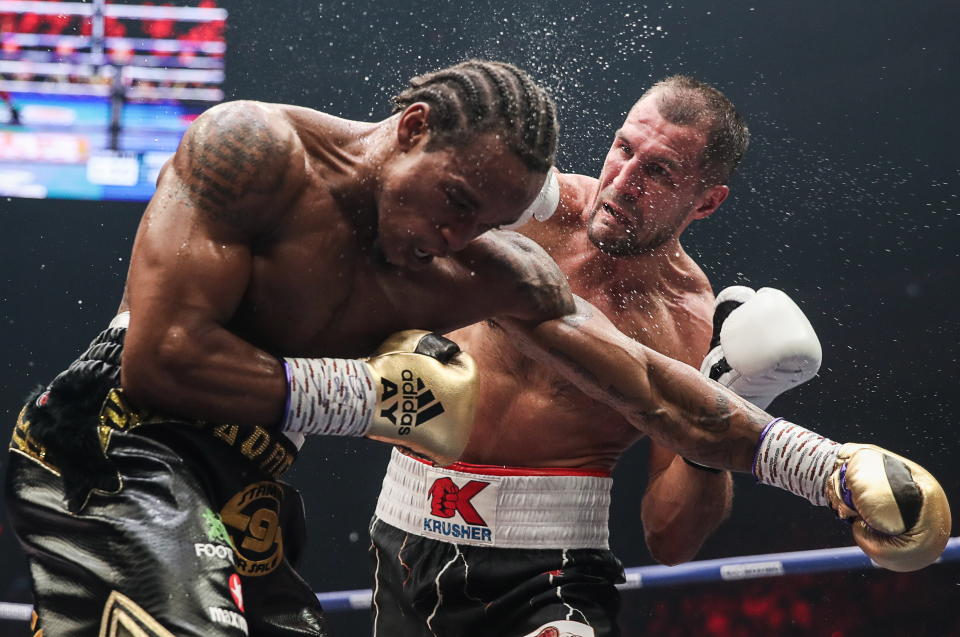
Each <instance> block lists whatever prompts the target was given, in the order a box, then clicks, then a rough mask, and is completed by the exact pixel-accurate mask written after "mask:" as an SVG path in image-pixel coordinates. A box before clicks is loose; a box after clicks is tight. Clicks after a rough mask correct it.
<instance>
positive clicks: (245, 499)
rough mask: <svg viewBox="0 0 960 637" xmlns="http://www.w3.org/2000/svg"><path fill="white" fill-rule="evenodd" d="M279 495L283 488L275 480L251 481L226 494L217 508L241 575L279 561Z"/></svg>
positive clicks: (253, 573)
mask: <svg viewBox="0 0 960 637" xmlns="http://www.w3.org/2000/svg"><path fill="white" fill-rule="evenodd" d="M283 497H284V493H283V488H282V487H281V486H280V485H279V484H277V483H276V482H269V481H264V482H255V483H253V484H250V485H247V487H246V488H245V489H243V491H240V492H239V493H237V494H236V495H234V496H233V497H232V498H230V501H229V502H227V503H226V504H225V505H224V507H223V510H221V511H220V517H221V518H222V519H223V522H224V524H225V525H226V527H227V530H228V531H229V532H230V536H231V538H232V540H233V546H234V550H235V551H236V556H237V560H236V563H237V564H236V565H237V570H238V571H239V572H240V574H241V575H246V576H252V577H256V576H259V575H266V574H267V573H271V572H273V571H274V570H275V569H276V568H277V567H278V566H280V563H281V562H282V561H283V531H282V529H281V528H280V504H281V502H282V501H283Z"/></svg>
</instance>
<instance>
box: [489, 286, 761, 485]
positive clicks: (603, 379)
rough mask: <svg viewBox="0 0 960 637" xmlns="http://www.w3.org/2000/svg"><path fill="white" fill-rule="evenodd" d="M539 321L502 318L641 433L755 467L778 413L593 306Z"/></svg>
mask: <svg viewBox="0 0 960 637" xmlns="http://www.w3.org/2000/svg"><path fill="white" fill-rule="evenodd" d="M576 303H577V310H576V312H575V313H573V314H569V315H567V316H565V317H563V318H560V319H554V320H548V321H544V322H542V323H539V324H536V325H532V326H531V325H530V324H524V323H521V322H519V321H514V320H509V319H502V320H500V323H501V325H502V326H503V327H504V328H505V329H507V330H509V331H510V332H511V334H512V335H513V336H514V337H515V342H516V343H517V345H518V346H519V347H520V348H521V350H522V351H524V352H525V353H526V354H527V355H528V356H531V357H532V358H534V359H536V360H539V361H541V362H543V363H544V364H547V365H550V366H551V367H553V368H554V369H556V370H557V371H558V372H559V373H561V374H562V375H564V376H565V377H566V378H568V379H569V380H570V381H571V382H572V383H574V384H575V385H576V386H577V387H578V388H579V389H581V390H582V391H583V392H584V393H586V394H587V395H589V396H591V397H593V398H595V399H597V400H600V401H602V402H604V403H606V404H608V405H610V406H611V407H613V408H614V409H616V410H617V411H619V412H620V413H621V414H623V416H624V417H625V418H626V419H627V420H628V421H629V422H630V423H631V424H633V426H635V427H637V429H639V430H640V431H642V432H644V433H646V434H647V435H649V436H650V438H651V439H652V440H653V441H654V442H656V443H658V444H660V445H663V446H665V447H667V448H669V449H671V450H673V451H674V452H676V453H678V454H680V455H682V456H684V457H686V458H689V459H691V460H694V461H696V462H699V463H701V464H704V465H707V466H710V467H717V468H722V469H729V470H733V471H741V472H749V471H750V470H751V466H752V463H753V454H754V450H755V449H756V446H757V442H758V441H759V438H760V432H761V431H762V430H763V427H764V425H766V423H768V422H769V421H770V420H771V419H772V418H771V417H770V416H769V415H768V414H767V413H766V412H764V411H762V410H760V409H757V408H756V407H754V406H753V405H751V404H750V403H748V402H746V401H745V400H743V399H741V398H740V397H739V396H737V395H736V394H734V393H733V392H731V391H730V390H728V389H726V388H725V387H723V386H721V385H720V384H718V383H715V382H713V381H711V380H709V379H707V378H705V377H703V376H701V375H700V373H699V372H697V370H695V369H693V368H692V367H690V366H689V365H686V364H685V363H681V362H680V361H676V360H673V359H671V358H668V357H666V356H663V355H662V354H659V353H657V352H655V351H653V350H652V349H650V348H648V347H645V346H643V345H641V344H639V343H637V342H636V341H634V340H633V339H631V338H629V337H628V336H625V335H624V334H622V333H621V332H620V331H618V330H617V329H616V328H615V327H614V326H613V324H611V323H610V321H609V320H607V318H606V317H604V316H603V315H602V314H601V313H600V312H599V311H597V310H596V308H594V307H593V306H592V305H590V304H589V303H587V302H586V301H584V300H583V299H580V298H577V299H576Z"/></svg>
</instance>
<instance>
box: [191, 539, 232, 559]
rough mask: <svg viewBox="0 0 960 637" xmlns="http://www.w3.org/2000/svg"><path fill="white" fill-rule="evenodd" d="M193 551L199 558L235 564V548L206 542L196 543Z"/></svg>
mask: <svg viewBox="0 0 960 637" xmlns="http://www.w3.org/2000/svg"><path fill="white" fill-rule="evenodd" d="M193 550H194V552H195V553H196V554H197V557H203V558H212V559H217V560H227V561H228V562H230V563H231V564H233V563H234V559H233V547H231V546H227V545H225V544H209V543H205V542H196V543H195V544H194V545H193Z"/></svg>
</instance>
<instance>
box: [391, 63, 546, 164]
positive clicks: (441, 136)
mask: <svg viewBox="0 0 960 637" xmlns="http://www.w3.org/2000/svg"><path fill="white" fill-rule="evenodd" d="M416 102H426V103H427V104H429V105H430V114H429V116H428V119H427V122H428V123H429V125H430V132H431V146H433V147H435V146H437V145H442V144H451V143H459V144H463V143H467V142H469V141H470V140H471V139H472V138H473V137H474V136H475V135H476V134H478V133H485V132H490V131H496V132H497V133H499V134H500V136H501V138H502V139H503V140H504V142H505V143H506V144H507V146H508V148H510V150H511V151H513V152H514V153H515V154H516V155H517V157H519V158H520V160H521V161H523V163H524V165H525V166H527V167H528V168H530V169H531V170H536V171H539V172H546V171H548V170H550V167H551V166H553V163H554V159H555V157H556V152H557V134H558V131H559V126H558V124H557V107H556V105H555V104H554V103H553V100H552V99H551V98H550V96H549V95H548V94H547V92H546V91H545V90H544V89H543V87H541V86H539V85H538V84H537V83H536V82H534V81H533V79H531V77H530V76H529V75H528V74H527V73H526V72H525V71H522V70H520V69H519V68H517V67H516V66H514V65H512V64H507V63H506V62H490V61H487V60H467V61H466V62H461V63H460V64H456V65H454V66H450V67H447V68H445V69H441V70H439V71H434V72H432V73H425V74H424V75H418V76H417V77H415V78H413V79H411V80H410V86H409V87H408V88H407V89H406V90H404V91H403V92H401V93H400V94H399V95H396V96H394V97H393V104H394V107H393V112H394V113H398V112H401V111H403V110H404V109H406V108H407V107H408V106H410V105H411V104H414V103H416ZM428 148H429V146H428Z"/></svg>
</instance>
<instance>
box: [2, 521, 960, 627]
mask: <svg viewBox="0 0 960 637" xmlns="http://www.w3.org/2000/svg"><path fill="white" fill-rule="evenodd" d="M958 561H960V537H952V538H950V540H949V541H948V542H947V548H946V549H945V550H944V551H943V554H942V555H941V556H940V558H939V559H938V560H937V561H936V562H935V564H942V563H944V562H958ZM873 568H879V567H878V566H877V565H876V564H874V563H873V562H872V561H871V560H870V558H869V557H867V556H866V555H864V553H863V551H861V550H860V549H859V548H857V547H856V546H849V547H843V548H833V549H813V550H810V551H791V552H788V553H766V554H760V555H743V556H741V557H726V558H721V559H716V560H700V561H697V562H688V563H686V564H679V565H677V566H661V565H655V566H636V567H633V568H628V569H625V573H626V580H627V581H626V582H624V583H623V584H619V585H618V586H617V588H619V589H620V590H622V591H626V590H635V589H638V588H667V587H670V586H679V585H682V584H705V583H709V582H729V581H735V580H745V579H755V578H760V577H783V576H787V575H811V574H815V573H830V572H833V571H855V570H864V569H873ZM371 597H372V592H371V590H370V589H369V588H366V589H356V590H347V591H332V592H329V593H317V599H319V600H320V603H321V604H323V608H324V610H325V611H327V612H331V613H332V612H339V611H348V610H364V609H367V608H370V601H371ZM31 608H32V606H30V604H14V603H10V602H0V620H5V619H6V620H22V621H29V619H30V611H31Z"/></svg>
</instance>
